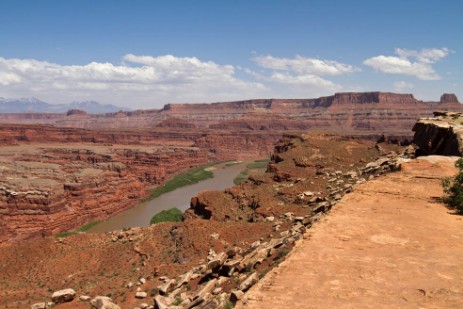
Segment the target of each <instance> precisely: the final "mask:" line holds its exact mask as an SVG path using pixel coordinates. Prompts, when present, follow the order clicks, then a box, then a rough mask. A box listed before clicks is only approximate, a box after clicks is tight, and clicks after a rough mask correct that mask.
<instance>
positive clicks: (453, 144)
mask: <svg viewBox="0 0 463 309" xmlns="http://www.w3.org/2000/svg"><path fill="white" fill-rule="evenodd" d="M450 99H453V98H450ZM413 131H414V132H415V135H414V137H413V143H414V144H416V145H417V146H418V147H419V150H418V153H419V154H420V155H432V154H438V155H446V156H462V155H463V114H462V113H455V112H435V113H434V117H431V118H422V119H420V120H419V121H418V122H417V123H416V124H415V126H414V127H413Z"/></svg>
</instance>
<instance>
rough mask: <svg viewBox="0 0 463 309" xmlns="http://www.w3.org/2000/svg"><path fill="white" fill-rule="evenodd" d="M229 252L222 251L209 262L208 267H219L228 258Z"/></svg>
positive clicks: (213, 268)
mask: <svg viewBox="0 0 463 309" xmlns="http://www.w3.org/2000/svg"><path fill="white" fill-rule="evenodd" d="M227 257H228V256H227V254H226V253H225V252H221V253H219V254H217V255H216V256H215V257H214V258H213V259H212V260H211V261H210V262H209V263H207V268H208V269H211V270H212V271H215V270H217V269H219V268H220V267H221V266H222V265H223V263H225V261H226V260H227Z"/></svg>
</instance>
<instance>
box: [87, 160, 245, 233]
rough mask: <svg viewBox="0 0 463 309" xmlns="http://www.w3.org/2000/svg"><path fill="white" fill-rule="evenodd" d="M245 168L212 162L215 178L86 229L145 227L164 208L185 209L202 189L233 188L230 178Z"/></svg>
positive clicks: (107, 229)
mask: <svg viewBox="0 0 463 309" xmlns="http://www.w3.org/2000/svg"><path fill="white" fill-rule="evenodd" d="M245 167H246V163H239V164H230V163H221V164H217V165H214V166H213V167H210V168H209V169H210V170H212V172H213V173H214V178H209V179H206V180H202V181H199V182H198V183H195V184H192V185H187V186H184V187H181V188H177V189H175V190H173V191H170V192H166V193H163V194H161V195H159V196H157V197H156V198H154V199H152V200H149V201H145V202H143V203H141V204H139V205H137V206H135V207H134V208H131V209H128V210H126V211H124V212H122V213H120V214H118V215H116V216H114V217H112V218H109V219H108V220H106V221H102V222H100V223H98V224H96V225H95V226H93V227H92V228H91V229H89V230H88V232H95V233H100V232H109V231H114V230H120V229H123V228H128V227H135V226H148V225H149V224H150V220H151V218H152V217H153V216H154V215H155V214H157V213H159V212H161V211H163V210H167V209H171V208H178V209H180V210H181V211H185V210H186V209H188V208H189V207H190V200H191V198H192V197H193V196H195V195H196V194H198V193H200V192H201V191H205V190H223V189H226V188H229V187H232V186H233V185H234V184H233V179H234V178H235V177H236V176H237V175H238V174H240V172H241V171H242V170H243V169H245Z"/></svg>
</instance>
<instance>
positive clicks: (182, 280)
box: [177, 270, 193, 288]
mask: <svg viewBox="0 0 463 309" xmlns="http://www.w3.org/2000/svg"><path fill="white" fill-rule="evenodd" d="M191 276H193V271H191V270H190V271H189V272H187V273H184V274H183V275H182V276H180V278H179V280H178V283H177V288H179V287H181V286H182V285H184V284H187V283H188V282H189V281H190V279H191Z"/></svg>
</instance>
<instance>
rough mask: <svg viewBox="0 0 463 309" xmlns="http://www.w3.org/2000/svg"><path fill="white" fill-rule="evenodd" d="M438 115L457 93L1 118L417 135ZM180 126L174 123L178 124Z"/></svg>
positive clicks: (106, 125)
mask: <svg viewBox="0 0 463 309" xmlns="http://www.w3.org/2000/svg"><path fill="white" fill-rule="evenodd" d="M435 110H448V111H463V106H462V105H461V104H460V103H459V102H458V99H457V97H456V96H455V95H453V94H444V95H442V97H441V99H440V101H438V102H423V101H420V100H417V99H415V98H414V97H413V95H411V94H396V93H389V92H362V93H357V92H349V93H336V94H335V95H332V96H327V97H321V98H316V99H257V100H245V101H235V102H220V103H211V104H167V105H165V106H164V108H162V109H160V110H138V111H131V112H122V111H121V112H117V113H107V114H95V115H92V114H86V113H78V112H72V113H68V114H50V113H48V114H47V113H24V114H0V122H3V123H5V122H8V123H41V124H52V125H55V126H60V127H76V128H88V129H92V128H98V129H133V128H138V129H139V128H145V129H146V128H150V129H156V130H158V129H160V128H162V127H165V126H166V123H167V126H169V125H172V123H171V124H169V121H170V120H169V119H172V118H174V119H176V120H177V121H176V124H177V125H180V124H182V125H183V126H184V127H190V128H193V127H194V128H203V129H204V128H212V129H218V128H220V129H226V130H230V129H236V128H239V129H240V130H249V131H252V130H260V131H262V130H270V129H277V130H280V129H281V130H314V129H322V130H331V131H338V132H339V131H341V132H364V133H365V134H366V135H368V134H370V133H372V132H380V133H386V134H388V133H393V134H395V135H396V136H397V135H402V136H406V137H408V138H409V137H411V136H412V131H411V129H412V127H413V125H414V123H415V122H416V120H417V119H418V118H422V117H430V116H431V115H432V112H433V111H435ZM174 124H175V123H174Z"/></svg>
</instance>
